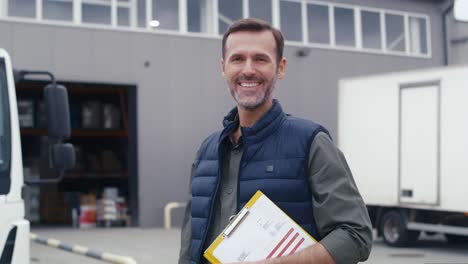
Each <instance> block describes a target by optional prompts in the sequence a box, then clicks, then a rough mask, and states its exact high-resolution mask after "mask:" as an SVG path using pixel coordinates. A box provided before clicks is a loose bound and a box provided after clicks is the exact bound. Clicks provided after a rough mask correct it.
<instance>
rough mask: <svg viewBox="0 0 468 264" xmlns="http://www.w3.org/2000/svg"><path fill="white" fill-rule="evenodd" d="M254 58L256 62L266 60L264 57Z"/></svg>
mask: <svg viewBox="0 0 468 264" xmlns="http://www.w3.org/2000/svg"><path fill="white" fill-rule="evenodd" d="M255 60H256V61H258V62H265V61H266V59H265V58H262V57H259V58H256V59H255Z"/></svg>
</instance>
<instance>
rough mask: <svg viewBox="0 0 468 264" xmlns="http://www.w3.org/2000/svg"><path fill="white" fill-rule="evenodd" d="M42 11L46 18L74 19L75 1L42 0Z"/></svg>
mask: <svg viewBox="0 0 468 264" xmlns="http://www.w3.org/2000/svg"><path fill="white" fill-rule="evenodd" d="M42 1H43V2H42V3H43V7H42V11H43V12H44V13H43V17H44V19H50V20H61V21H72V20H73V2H72V1H71V0H69V1H60V0H42Z"/></svg>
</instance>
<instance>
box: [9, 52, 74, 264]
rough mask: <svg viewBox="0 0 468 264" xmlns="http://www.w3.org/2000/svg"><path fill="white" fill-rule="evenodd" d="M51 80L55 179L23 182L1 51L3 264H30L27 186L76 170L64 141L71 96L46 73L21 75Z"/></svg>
mask: <svg viewBox="0 0 468 264" xmlns="http://www.w3.org/2000/svg"><path fill="white" fill-rule="evenodd" d="M26 74H34V75H46V76H49V77H52V84H50V85H48V86H47V87H46V88H45V92H44V97H45V98H44V99H45V102H46V112H47V127H48V134H49V140H50V149H49V154H50V157H49V158H50V165H51V167H53V168H55V169H57V171H58V175H59V177H57V178H55V179H47V180H38V181H28V179H24V178H23V165H22V157H21V138H20V131H19V124H18V110H17V104H16V91H15V81H14V79H15V78H14V74H13V68H12V65H11V61H10V57H9V56H8V54H7V53H6V51H5V50H3V49H0V263H15V264H23V263H24V264H25V263H29V222H28V221H27V220H25V219H24V201H23V197H22V195H23V194H24V192H23V188H24V183H25V182H26V183H28V182H29V183H33V184H40V183H47V182H54V181H58V180H60V178H61V176H62V175H63V171H64V170H65V169H68V168H70V167H72V166H73V164H74V159H75V156H74V150H73V146H72V145H71V144H63V143H61V141H62V140H63V139H66V138H68V137H69V135H70V120H69V110H68V96H67V92H66V89H65V88H64V87H63V86H60V85H57V84H55V81H54V80H53V76H52V75H51V74H50V73H47V72H25V71H23V72H19V74H17V75H16V77H19V78H21V77H24V76H25V75H26Z"/></svg>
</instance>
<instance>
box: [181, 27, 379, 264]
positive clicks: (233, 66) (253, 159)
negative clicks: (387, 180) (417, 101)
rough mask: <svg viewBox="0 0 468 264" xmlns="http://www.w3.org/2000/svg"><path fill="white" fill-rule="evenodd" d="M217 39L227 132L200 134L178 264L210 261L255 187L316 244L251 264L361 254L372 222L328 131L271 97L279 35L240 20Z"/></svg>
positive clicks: (279, 63)
mask: <svg viewBox="0 0 468 264" xmlns="http://www.w3.org/2000/svg"><path fill="white" fill-rule="evenodd" d="M222 45H223V46H222V59H221V70H222V75H223V77H224V78H225V79H226V82H227V84H228V86H229V89H230V92H231V95H232V96H233V98H234V100H235V101H236V103H237V107H235V108H234V109H233V110H231V112H230V113H229V114H228V115H227V116H226V117H225V119H224V121H223V125H224V129H223V130H222V131H219V132H216V133H214V134H212V135H210V136H209V137H208V138H207V139H205V141H204V142H203V143H202V145H201V147H200V149H199V151H198V154H197V158H196V160H195V162H194V164H193V167H192V179H191V200H190V201H189V203H188V205H187V209H186V212H185V218H184V223H183V227H182V245H181V251H180V259H179V263H180V264H185V263H192V264H194V263H207V261H206V260H205V259H204V258H203V256H202V255H203V252H204V250H205V249H206V248H207V247H208V246H209V245H210V244H211V242H213V241H214V239H215V238H216V237H217V235H219V234H220V233H221V232H222V230H223V228H224V227H225V226H226V225H227V224H228V222H229V218H230V216H231V215H235V214H236V213H237V212H238V210H239V209H240V208H242V207H243V206H244V204H245V203H246V202H247V201H248V200H249V199H250V197H251V196H252V195H253V194H254V193H255V192H256V191H257V190H261V191H263V192H264V193H265V194H266V195H267V196H268V197H269V198H270V199H271V200H273V202H275V203H276V204H277V205H278V206H279V207H280V208H281V209H282V210H283V211H285V212H286V213H287V214H288V215H289V216H290V217H291V218H292V219H294V220H295V221H296V222H297V223H299V224H300V225H301V226H302V227H303V228H304V229H305V230H306V231H308V232H309V233H310V234H311V235H312V236H314V237H315V238H317V239H318V241H319V243H316V244H315V245H313V246H310V247H308V248H306V249H304V250H302V251H299V252H297V253H294V254H292V255H289V256H285V257H280V258H276V259H269V260H263V261H259V262H255V263H266V264H268V263H272V264H273V263H278V264H279V263H324V264H328V263H338V264H341V263H357V262H359V261H363V260H366V259H367V258H368V256H369V253H370V249H371V243H372V234H371V233H372V232H371V225H370V220H369V216H368V214H367V210H366V207H365V205H364V203H363V201H362V198H361V196H360V195H359V192H358V190H357V187H356V185H355V183H354V180H353V178H352V175H351V172H350V170H349V168H348V166H347V164H346V161H345V159H344V157H343V155H342V153H341V152H340V151H339V150H338V149H337V148H336V146H335V145H334V144H333V143H332V141H331V139H330V137H329V135H328V132H327V130H326V129H325V128H323V127H322V126H320V125H318V124H316V123H314V122H312V121H308V120H304V119H299V118H295V117H291V116H289V115H286V114H285V113H284V112H283V110H282V109H281V106H280V104H279V102H278V101H277V100H274V99H273V97H272V93H273V90H274V88H275V84H276V80H280V79H282V78H283V77H284V74H285V69H286V59H285V58H284V57H283V47H284V39H283V36H282V34H281V32H280V31H278V30H276V29H274V28H272V27H271V26H270V25H269V24H268V23H266V22H264V21H261V20H257V19H242V20H239V21H237V22H235V23H234V24H233V25H232V26H231V27H230V28H229V29H228V30H227V32H226V33H225V34H224V36H223V42H222Z"/></svg>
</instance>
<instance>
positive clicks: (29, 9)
mask: <svg viewBox="0 0 468 264" xmlns="http://www.w3.org/2000/svg"><path fill="white" fill-rule="evenodd" d="M1 1H8V15H9V16H14V17H29V18H35V17H36V1H32V0H1Z"/></svg>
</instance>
